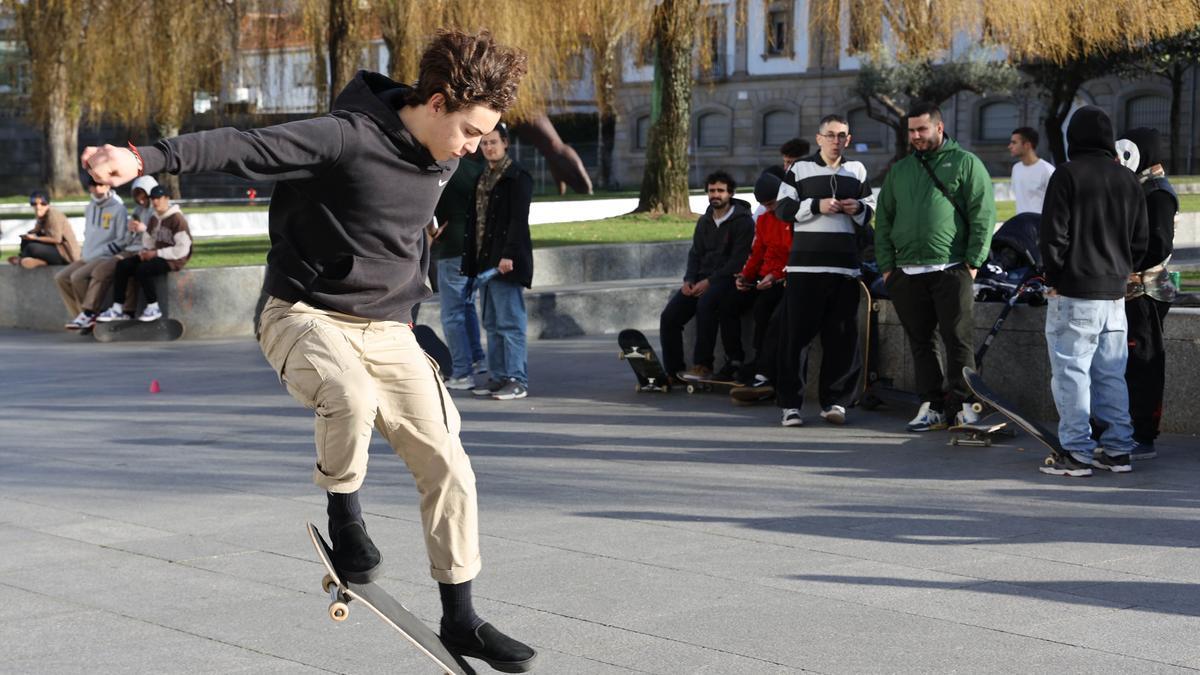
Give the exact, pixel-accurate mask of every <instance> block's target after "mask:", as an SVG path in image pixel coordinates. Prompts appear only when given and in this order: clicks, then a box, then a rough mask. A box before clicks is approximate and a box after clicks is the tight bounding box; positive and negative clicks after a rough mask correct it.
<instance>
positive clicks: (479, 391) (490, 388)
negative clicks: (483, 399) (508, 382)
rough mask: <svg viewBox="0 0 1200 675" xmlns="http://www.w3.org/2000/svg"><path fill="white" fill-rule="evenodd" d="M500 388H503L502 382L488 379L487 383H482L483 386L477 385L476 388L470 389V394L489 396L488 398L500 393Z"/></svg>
mask: <svg viewBox="0 0 1200 675" xmlns="http://www.w3.org/2000/svg"><path fill="white" fill-rule="evenodd" d="M502 387H504V382H503V381H501V380H493V379H492V378H490V377H489V378H488V380H487V382H484V383H483V384H481V385H479V386H478V387H475V388H474V389H472V390H471V393H472V394H474V395H476V396H489V397H490V396H491V395H492V394H494V393H496V392H498V391H500V389H501V388H502Z"/></svg>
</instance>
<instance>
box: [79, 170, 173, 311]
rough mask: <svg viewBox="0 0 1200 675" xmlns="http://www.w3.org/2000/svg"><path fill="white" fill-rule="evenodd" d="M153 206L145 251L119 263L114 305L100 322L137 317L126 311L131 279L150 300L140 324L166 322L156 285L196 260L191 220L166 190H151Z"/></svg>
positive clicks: (114, 285) (145, 241)
mask: <svg viewBox="0 0 1200 675" xmlns="http://www.w3.org/2000/svg"><path fill="white" fill-rule="evenodd" d="M150 205H151V206H152V207H153V208H154V215H153V216H151V217H150V222H148V223H146V224H145V225H144V227H145V231H143V232H142V245H143V248H142V250H141V251H140V252H139V253H138V254H137V255H136V256H133V257H129V258H125V259H124V260H122V261H121V262H119V263H117V272H116V278H115V279H114V282H113V304H112V306H111V307H109V308H108V309H106V310H104V313H102V314H101V315H100V316H98V317H96V320H97V321H102V322H108V321H129V320H131V319H132V318H133V316H132V315H131V314H130V313H129V312H126V311H125V306H124V303H125V284H126V282H128V281H129V278H130V277H134V278H135V279H137V282H138V286H139V287H140V288H141V289H142V293H143V294H144V295H145V296H146V308H145V309H143V310H142V313H141V314H140V315H138V321H154V320H156V319H161V318H162V311H161V310H160V309H159V308H158V296H157V291H156V290H155V288H154V283H155V281H157V278H158V277H160V276H163V275H165V274H166V273H167V272H172V271H178V270H181V269H183V266H184V265H186V264H187V261H188V258H190V257H192V237H191V234H190V233H189V232H188V224H187V220H185V219H184V217H183V213H182V212H181V211H180V210H179V206H177V205H175V204H172V203H171V198H170V196H168V195H167V192H166V190H164V189H163V186H161V185H156V186H154V188H152V189H151V190H150Z"/></svg>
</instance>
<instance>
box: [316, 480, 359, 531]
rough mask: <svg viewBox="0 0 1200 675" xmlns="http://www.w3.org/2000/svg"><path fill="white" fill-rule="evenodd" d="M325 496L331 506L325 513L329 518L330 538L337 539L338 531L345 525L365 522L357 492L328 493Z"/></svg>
mask: <svg viewBox="0 0 1200 675" xmlns="http://www.w3.org/2000/svg"><path fill="white" fill-rule="evenodd" d="M325 496H326V498H327V499H328V500H329V504H328V506H327V507H326V508H325V513H326V514H328V516H329V536H331V537H336V536H337V534H336V532H337V530H340V529H341V528H342V526H343V525H347V524H349V523H361V522H363V517H362V506H360V505H359V503H358V491H357V490H355V491H354V492H346V493H340V492H326V493H325Z"/></svg>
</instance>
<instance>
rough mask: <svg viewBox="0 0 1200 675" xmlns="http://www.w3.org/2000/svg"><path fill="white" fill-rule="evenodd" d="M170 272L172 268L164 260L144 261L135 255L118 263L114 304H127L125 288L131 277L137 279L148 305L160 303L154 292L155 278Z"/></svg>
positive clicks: (114, 284) (114, 278)
mask: <svg viewBox="0 0 1200 675" xmlns="http://www.w3.org/2000/svg"><path fill="white" fill-rule="evenodd" d="M170 271H171V266H170V265H169V264H167V261H166V260H163V259H162V258H151V259H149V260H146V261H143V260H142V259H141V258H140V257H138V256H136V255H135V256H130V257H128V258H125V259H123V260H121V262H119V263H117V271H116V272H114V273H113V302H119V303H121V304H122V305H123V304H125V286H126V284H127V283H128V282H129V277H133V278H135V279H137V282H138V286H139V287H140V288H141V289H142V293H143V294H144V295H145V296H146V304H150V303H152V302H158V295H157V293H156V291H155V290H154V277H158V276H162V275H164V274H166V273H167V272H170Z"/></svg>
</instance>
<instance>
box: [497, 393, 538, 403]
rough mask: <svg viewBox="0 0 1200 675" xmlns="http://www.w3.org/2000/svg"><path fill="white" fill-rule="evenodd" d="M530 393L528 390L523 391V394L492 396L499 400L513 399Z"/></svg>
mask: <svg viewBox="0 0 1200 675" xmlns="http://www.w3.org/2000/svg"><path fill="white" fill-rule="evenodd" d="M528 395H529V394H528V392H526V393H521V394H504V395H502V396H498V395H496V394H492V398H494V399H496V400H497V401H511V400H513V399H518V398H525V397H526V396H528Z"/></svg>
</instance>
